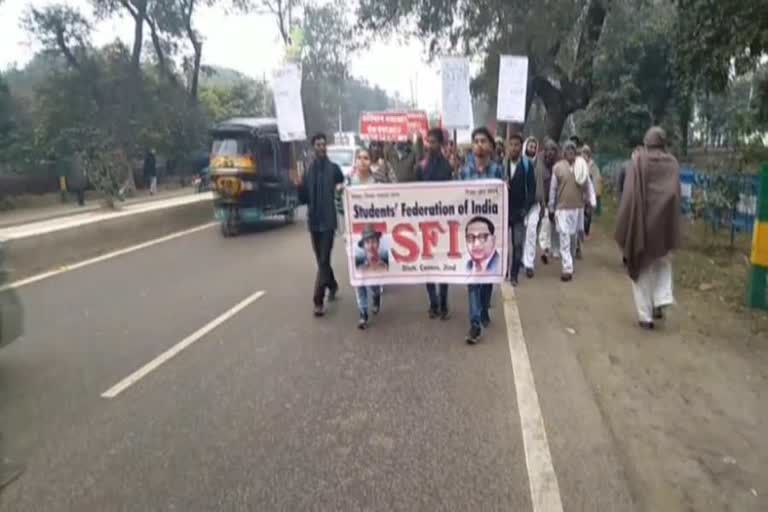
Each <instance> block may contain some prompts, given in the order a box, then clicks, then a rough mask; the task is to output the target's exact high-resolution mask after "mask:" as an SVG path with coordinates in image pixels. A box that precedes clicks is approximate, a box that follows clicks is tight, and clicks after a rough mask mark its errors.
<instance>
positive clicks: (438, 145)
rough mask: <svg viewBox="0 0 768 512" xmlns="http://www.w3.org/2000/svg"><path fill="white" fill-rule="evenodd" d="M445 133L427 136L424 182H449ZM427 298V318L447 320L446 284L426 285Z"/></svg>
mask: <svg viewBox="0 0 768 512" xmlns="http://www.w3.org/2000/svg"><path fill="white" fill-rule="evenodd" d="M444 145H445V133H444V132H443V130H442V129H440V128H432V129H431V130H429V133H428V134H427V158H426V160H425V161H424V163H423V166H422V169H421V177H422V179H423V180H424V181H451V180H452V179H453V169H452V168H451V164H450V162H449V161H448V159H447V158H445V154H444V153H443V146H444ZM427 298H428V299H429V318H432V319H434V318H438V317H439V318H441V319H442V320H447V319H448V318H449V316H450V313H449V312H448V285H447V284H446V283H427Z"/></svg>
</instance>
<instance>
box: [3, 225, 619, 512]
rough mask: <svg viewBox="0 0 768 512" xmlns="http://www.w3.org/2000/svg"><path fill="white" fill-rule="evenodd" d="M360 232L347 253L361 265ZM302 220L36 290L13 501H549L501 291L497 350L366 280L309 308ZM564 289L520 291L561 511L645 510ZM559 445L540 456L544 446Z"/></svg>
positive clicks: (14, 421) (22, 370) (7, 396)
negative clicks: (364, 285)
mask: <svg viewBox="0 0 768 512" xmlns="http://www.w3.org/2000/svg"><path fill="white" fill-rule="evenodd" d="M342 253H343V248H342V247H341V246H339V247H337V248H336V250H335V254H334V259H335V269H336V272H337V277H338V278H339V280H340V282H344V281H346V266H345V263H344V258H343V254H342ZM314 270H315V267H314V260H313V257H312V254H311V250H310V244H309V239H308V236H307V234H306V232H305V228H304V226H303V224H301V223H299V224H296V225H293V226H282V225H280V224H275V225H268V226H265V227H264V228H263V229H259V230H256V231H255V232H251V233H247V234H245V235H243V236H241V237H239V238H236V239H224V238H222V237H221V236H220V235H219V233H218V231H217V230H216V229H214V228H211V229H208V230H204V231H200V232H197V233H193V234H190V235H188V236H184V237H181V238H177V239H174V240H171V241H168V242H165V243H161V244H158V245H154V246H152V247H149V248H146V249H143V250H140V251H137V252H134V253H130V254H127V255H123V256H120V257H117V258H114V259H110V260H106V261H103V262H100V263H97V264H94V265H91V266H88V267H85V268H81V269H78V270H75V271H71V272H66V273H63V274H60V275H57V276H54V277H51V278H49V279H46V280H43V281H39V282H37V283H34V284H30V285H28V286H25V287H23V288H20V289H19V290H18V291H19V294H20V296H21V299H22V300H23V303H24V306H25V311H26V320H27V326H26V333H25V335H24V337H23V338H22V339H20V340H18V341H17V342H15V343H14V344H12V345H10V346H8V347H6V348H4V349H3V350H2V351H0V431H2V433H3V435H4V439H5V446H4V448H5V451H6V452H7V454H8V455H10V456H11V457H13V458H14V459H16V460H19V461H22V462H24V463H25V464H26V468H27V469H26V471H25V473H24V474H23V475H22V477H21V478H19V479H18V480H17V481H16V482H14V483H13V484H11V485H10V486H9V487H8V488H7V489H6V490H5V491H4V492H3V494H2V495H1V496H0V510H2V511H6V510H7V511H14V512H22V511H46V512H48V511H56V512H58V511H78V512H82V511H156V510H157V511H160V510H178V511H219V510H221V511H240V510H243V511H251V510H253V511H272V510H275V511H278V510H279V511H283V510H284V511H303V510H318V511H326V510H328V511H331V510H345V511H346V510H382V511H392V510H404V511H412V510H419V511H420V510H424V511H436V510H459V511H465V510H466V511H469V510H471V511H481V510H483V511H484V510H489V511H490V510H512V511H529V510H536V511H537V512H538V511H541V512H550V511H551V512H557V511H556V510H552V509H548V508H542V507H541V506H534V504H533V503H532V498H531V496H532V493H531V482H535V480H536V479H537V478H539V476H538V475H536V474H533V475H532V476H531V475H529V473H530V471H529V469H530V464H529V463H530V460H529V461H528V462H527V460H526V449H525V447H524V444H523V433H522V427H521V416H520V414H519V410H518V405H517V399H518V395H517V393H518V390H517V389H516V385H515V376H514V374H513V371H512V364H511V361H510V343H509V342H508V341H509V340H508V334H507V328H506V324H505V318H504V314H503V310H504V308H503V307H502V304H501V297H500V294H499V293H497V294H496V296H495V297H494V301H495V305H494V308H493V309H492V312H491V314H492V316H493V319H494V324H493V326H492V327H491V329H490V330H489V331H488V332H487V333H486V336H485V338H484V340H483V342H482V343H481V344H480V345H478V346H474V347H471V346H468V345H466V344H465V343H464V341H463V335H464V334H465V332H466V328H467V313H466V304H467V302H466V291H465V290H464V289H463V288H461V287H458V286H455V287H452V290H451V306H452V309H453V318H452V319H451V320H449V321H447V322H441V321H432V320H429V319H428V318H427V315H426V294H425V292H424V290H423V288H422V287H416V286H412V287H405V286H400V287H390V288H388V289H387V290H386V293H385V295H384V306H383V312H382V314H381V315H380V316H379V317H377V318H375V320H374V323H373V324H372V326H371V328H370V329H369V330H368V331H366V332H360V331H358V330H357V329H356V328H355V322H356V309H355V306H354V296H353V292H352V290H351V289H350V288H349V287H348V286H346V287H343V288H342V294H341V298H340V300H339V301H338V302H337V303H335V304H333V305H332V306H331V308H330V310H329V314H328V315H327V316H326V317H325V318H323V319H315V318H313V317H312V315H311V288H312V282H313V279H314ZM548 270H550V274H551V275H542V276H540V277H537V279H538V278H541V279H551V281H552V294H550V295H547V294H531V293H528V295H526V290H525V287H523V288H522V289H521V290H520V292H519V293H518V301H519V302H520V308H519V311H520V317H521V319H522V325H523V332H524V334H525V343H526V345H527V347H528V350H529V352H530V361H531V364H532V368H533V375H534V378H535V380H536V390H537V393H538V399H539V401H540V403H541V410H542V412H543V420H544V424H545V426H546V429H547V434H548V436H549V447H550V450H551V459H552V463H553V465H554V470H555V472H556V474H557V482H558V484H559V493H560V495H561V497H562V504H563V509H564V510H578V511H580V510H584V511H623V510H632V508H633V505H632V500H631V498H630V492H629V490H628V489H629V488H630V486H629V485H628V483H627V479H626V477H625V476H624V472H623V469H622V465H621V455H620V454H618V453H616V450H615V443H614V442H613V438H614V436H617V435H621V433H616V432H609V431H608V430H607V429H606V427H605V425H604V422H603V420H602V418H601V415H600V411H599V410H598V408H597V406H596V405H595V402H594V400H593V397H592V395H591V391H590V389H589V386H588V385H587V384H586V382H585V381H584V376H583V374H582V372H581V370H580V367H579V365H578V362H577V361H576V358H575V356H574V355H573V353H572V351H571V350H570V349H569V347H568V340H567V334H565V333H564V332H563V331H562V329H561V327H560V326H559V325H558V323H557V319H553V318H551V317H550V316H549V313H550V312H551V308H548V307H547V301H552V300H556V290H557V287H558V286H560V285H559V283H558V282H557V281H556V277H555V276H556V269H548ZM258 291H264V292H265V293H264V295H263V296H261V297H260V298H259V299H258V300H255V301H253V302H252V303H250V304H249V305H248V306H246V307H245V308H244V309H242V311H240V312H239V313H237V314H236V315H234V316H232V317H231V318H228V319H227V320H226V321H224V322H223V323H221V325H219V326H218V327H216V328H215V329H213V330H211V331H210V332H207V333H205V334H204V335H203V336H202V337H200V338H199V340H197V341H196V342H195V343H193V344H191V345H189V346H188V347H187V348H185V349H184V350H183V351H181V352H180V353H179V354H178V355H177V356H176V357H174V358H172V359H170V360H168V361H167V362H165V363H164V364H162V365H161V366H159V367H158V368H156V369H155V370H154V371H152V372H151V373H149V374H148V375H146V376H145V377H143V378H142V379H141V380H139V381H137V382H136V383H135V384H133V385H132V386H131V387H129V388H127V389H125V391H123V392H122V393H120V394H119V395H118V396H116V397H115V398H111V399H108V398H103V397H102V393H104V392H105V391H106V390H108V389H109V388H110V387H112V386H113V385H115V384H116V383H117V382H119V381H121V380H122V379H123V378H125V377H126V376H128V375H130V374H131V373H132V372H134V371H135V370H137V369H138V368H141V367H142V366H143V365H145V364H147V363H148V362H150V361H152V360H153V359H154V358H156V357H157V356H158V355H160V354H161V353H163V352H164V351H166V350H167V349H169V348H170V347H172V346H174V345H175V344H177V343H178V342H180V341H181V340H184V339H185V338H186V337H188V336H189V335H190V334H192V333H195V332H196V331H198V330H199V329H201V328H202V327H203V326H205V325H206V324H208V323H209V322H211V320H213V319H215V318H217V317H219V316H220V315H222V314H223V313H225V312H227V311H229V310H230V309H231V308H233V307H234V306H235V305H237V304H238V303H240V302H241V301H243V300H244V299H245V298H247V297H249V296H251V295H253V294H254V293H255V292H258ZM537 455H540V454H536V453H529V459H530V458H531V457H532V456H537Z"/></svg>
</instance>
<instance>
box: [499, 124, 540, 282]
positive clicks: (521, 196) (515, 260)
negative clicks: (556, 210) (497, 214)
mask: <svg viewBox="0 0 768 512" xmlns="http://www.w3.org/2000/svg"><path fill="white" fill-rule="evenodd" d="M508 151H509V152H508V154H507V162H506V163H507V165H506V169H505V172H506V177H507V189H508V191H509V202H508V207H509V229H510V242H511V244H512V251H511V252H512V255H511V256H512V259H511V263H510V268H509V280H510V282H511V283H512V286H517V278H518V274H519V273H520V268H521V267H522V265H523V245H524V243H525V218H526V216H527V215H528V212H529V211H530V209H531V207H532V206H533V205H534V204H535V203H536V176H535V173H534V170H533V168H532V167H531V165H530V162H529V161H528V159H526V158H522V152H523V137H522V135H520V134H519V133H516V134H513V135H512V136H511V137H510V139H509V147H508Z"/></svg>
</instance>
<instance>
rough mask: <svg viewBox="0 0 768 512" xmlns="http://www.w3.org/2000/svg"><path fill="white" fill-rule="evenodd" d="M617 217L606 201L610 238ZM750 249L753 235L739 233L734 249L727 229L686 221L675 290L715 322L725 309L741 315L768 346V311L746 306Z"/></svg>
mask: <svg viewBox="0 0 768 512" xmlns="http://www.w3.org/2000/svg"><path fill="white" fill-rule="evenodd" d="M606 199H607V200H606ZM616 213H617V203H616V201H615V200H614V199H612V198H604V199H603V212H602V215H601V216H600V217H598V224H599V225H600V226H601V227H602V228H603V230H604V231H605V233H606V234H607V235H608V236H609V237H610V238H612V237H613V231H614V228H615V225H616ZM751 246H752V235H751V233H737V234H736V239H735V243H734V246H733V247H731V245H730V233H729V232H728V229H725V228H723V229H720V230H719V231H717V232H713V231H712V228H711V226H710V225H709V224H707V223H706V222H700V221H694V222H690V221H685V222H684V225H683V247H682V248H681V249H680V250H678V251H676V252H675V254H674V258H673V264H674V278H675V286H676V287H677V288H678V289H680V290H684V291H685V293H686V294H687V295H688V296H690V297H693V298H695V299H696V300H697V301H698V300H700V301H701V302H702V304H701V305H702V308H696V309H698V310H699V313H700V314H706V312H707V311H709V313H708V316H709V317H710V318H712V317H713V316H716V315H717V312H718V311H720V310H722V308H723V307H726V308H728V309H729V310H731V311H733V312H735V313H737V314H738V315H739V318H740V319H741V320H743V322H744V323H745V325H747V326H748V327H749V330H750V332H751V333H752V334H753V335H756V336H758V337H762V338H763V341H764V342H768V311H763V310H757V309H751V308H749V307H747V306H746V303H745V296H746V287H747V278H748V275H749V268H750V265H749V254H750V251H751Z"/></svg>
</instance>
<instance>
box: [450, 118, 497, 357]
mask: <svg viewBox="0 0 768 512" xmlns="http://www.w3.org/2000/svg"><path fill="white" fill-rule="evenodd" d="M495 149H496V148H495V147H494V142H493V136H492V135H491V132H490V131H489V130H488V128H485V127H482V128H476V129H475V130H474V131H473V132H472V155H473V156H474V158H468V159H467V163H466V164H465V165H464V168H463V169H462V170H461V179H462V180H463V181H468V180H489V179H498V180H503V179H504V171H503V170H502V167H501V165H499V164H498V163H497V162H495V161H494V160H493V154H494V151H495ZM503 220H504V221H505V222H506V221H507V219H506V218H505V219H503ZM502 229H504V230H506V229H507V226H506V225H504V226H503V228H502ZM465 237H466V242H467V248H468V250H469V252H470V254H471V259H472V261H470V262H469V264H468V268H469V269H471V270H472V271H473V272H474V273H482V272H489V271H490V270H492V266H493V265H496V266H500V267H503V266H504V260H502V261H501V262H498V260H496V259H495V258H494V255H495V254H496V253H495V245H496V237H497V234H496V228H495V226H494V225H493V223H491V222H490V221H488V220H487V219H484V218H483V217H475V218H473V219H472V220H470V222H469V223H467V226H466V229H465ZM491 248H492V249H491ZM482 256H484V257H485V259H484V260H483V259H481V258H480V257H482ZM492 295H493V284H492V283H482V284H470V285H468V296H469V322H470V327H469V332H468V333H467V338H466V340H467V343H469V344H470V345H474V344H476V343H477V342H479V341H480V336H481V335H482V333H483V328H486V327H488V325H490V323H491V317H490V315H489V313H488V310H489V308H490V306H491V296H492Z"/></svg>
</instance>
